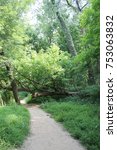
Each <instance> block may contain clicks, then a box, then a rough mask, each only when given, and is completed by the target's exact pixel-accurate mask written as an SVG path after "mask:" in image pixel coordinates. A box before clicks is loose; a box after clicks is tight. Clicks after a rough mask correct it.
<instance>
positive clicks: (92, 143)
mask: <svg viewBox="0 0 117 150" xmlns="http://www.w3.org/2000/svg"><path fill="white" fill-rule="evenodd" d="M41 107H42V108H43V109H44V110H45V111H47V112H49V113H50V114H52V117H54V118H55V120H56V121H59V122H61V123H62V124H63V125H64V127H65V128H66V129H67V130H68V131H69V132H70V133H71V135H72V136H73V137H74V138H76V139H80V141H81V142H82V143H83V144H84V145H85V146H86V147H87V149H88V150H99V104H90V103H86V102H85V103H83V102H82V103H81V102H75V101H74V102H72V101H67V102H48V103H45V104H42V105H41Z"/></svg>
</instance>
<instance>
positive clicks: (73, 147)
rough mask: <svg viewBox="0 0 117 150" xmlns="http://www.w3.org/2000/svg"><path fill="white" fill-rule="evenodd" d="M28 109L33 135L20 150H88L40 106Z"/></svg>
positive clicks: (31, 134)
mask: <svg viewBox="0 0 117 150" xmlns="http://www.w3.org/2000/svg"><path fill="white" fill-rule="evenodd" d="M27 108H28V110H29V112H30V114H31V131H30V132H31V133H30V135H29V137H28V138H27V139H26V141H25V142H24V144H23V146H22V147H21V148H20V150H86V149H85V148H84V147H83V146H81V144H80V143H79V142H78V141H77V140H74V139H73V138H72V137H71V136H70V135H69V133H68V132H66V131H65V130H64V129H63V127H62V126H61V125H60V124H58V123H56V122H55V121H54V119H52V118H51V117H50V116H49V114H47V113H45V112H44V111H43V110H41V109H40V108H38V106H36V105H34V106H28V107H27Z"/></svg>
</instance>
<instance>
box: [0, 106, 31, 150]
mask: <svg viewBox="0 0 117 150" xmlns="http://www.w3.org/2000/svg"><path fill="white" fill-rule="evenodd" d="M29 120H30V115H29V112H28V110H26V109H25V108H24V107H23V106H18V105H11V106H2V107H0V150H11V149H14V148H16V147H19V146H20V145H21V144H22V143H23V141H24V139H25V137H26V136H27V135H28V133H29Z"/></svg>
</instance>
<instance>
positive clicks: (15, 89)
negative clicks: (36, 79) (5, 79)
mask: <svg viewBox="0 0 117 150" xmlns="http://www.w3.org/2000/svg"><path fill="white" fill-rule="evenodd" d="M11 87H12V92H13V96H14V99H15V101H16V102H17V103H18V104H20V100H19V98H18V89H17V84H16V81H15V79H14V80H13V81H12V82H11Z"/></svg>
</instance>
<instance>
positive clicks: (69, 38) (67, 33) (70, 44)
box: [56, 11, 77, 56]
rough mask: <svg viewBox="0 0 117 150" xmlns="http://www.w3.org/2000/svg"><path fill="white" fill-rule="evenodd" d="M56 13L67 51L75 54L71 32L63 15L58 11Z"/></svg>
mask: <svg viewBox="0 0 117 150" xmlns="http://www.w3.org/2000/svg"><path fill="white" fill-rule="evenodd" d="M56 15H57V18H58V20H59V22H60V25H61V28H62V30H63V33H64V36H65V39H66V42H67V47H68V50H69V52H70V53H71V55H72V56H76V55H77V52H76V49H75V46H74V43H73V39H72V36H71V33H70V31H69V28H68V27H67V25H66V23H65V21H64V19H63V17H62V16H61V15H60V12H59V11H57V12H56Z"/></svg>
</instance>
